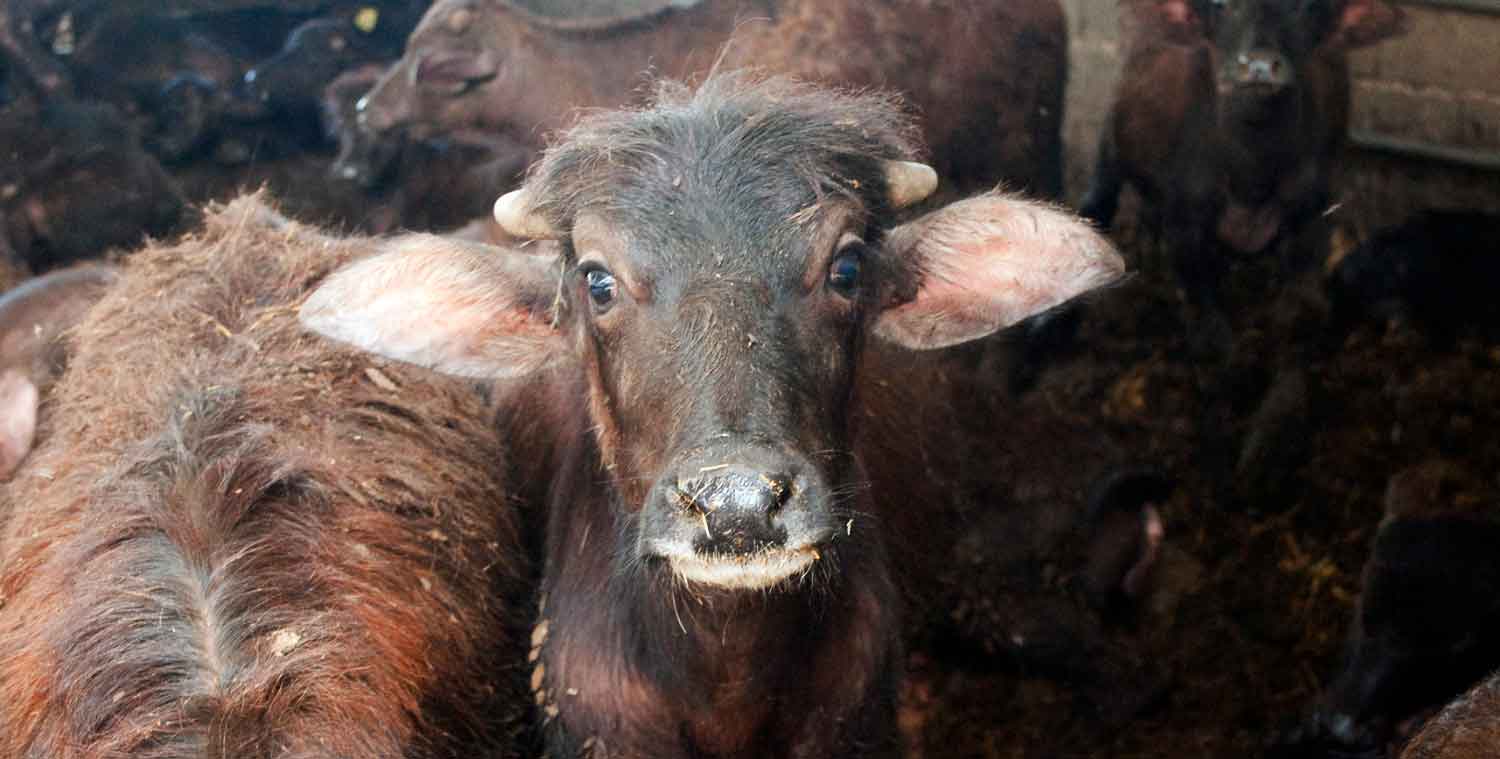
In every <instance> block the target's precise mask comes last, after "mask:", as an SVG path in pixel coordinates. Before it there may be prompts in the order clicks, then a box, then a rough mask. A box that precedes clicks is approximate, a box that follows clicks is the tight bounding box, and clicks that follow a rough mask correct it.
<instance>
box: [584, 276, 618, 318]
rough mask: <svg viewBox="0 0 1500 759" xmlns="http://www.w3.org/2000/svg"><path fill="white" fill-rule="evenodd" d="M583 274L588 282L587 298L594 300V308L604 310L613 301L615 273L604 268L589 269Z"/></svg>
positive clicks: (615, 287)
mask: <svg viewBox="0 0 1500 759" xmlns="http://www.w3.org/2000/svg"><path fill="white" fill-rule="evenodd" d="M583 276H584V281H585V282H586V283H587V284H588V287H589V300H592V301H593V302H594V309H595V310H597V311H599V312H601V313H602V312H604V310H605V309H608V308H609V307H610V305H611V304H612V303H614V301H615V294H616V290H617V286H616V285H615V275H613V274H610V273H609V271H607V270H605V269H589V270H588V271H586V272H584V275H583Z"/></svg>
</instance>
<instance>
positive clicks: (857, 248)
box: [828, 244, 864, 298]
mask: <svg viewBox="0 0 1500 759" xmlns="http://www.w3.org/2000/svg"><path fill="white" fill-rule="evenodd" d="M863 266H864V246H863V245H859V244H855V245H847V246H845V247H844V248H843V249H842V250H840V251H839V254H838V255H837V256H834V258H833V262H832V263H830V264H829V265H828V287H829V289H831V290H833V291H834V292H836V293H838V294H839V295H842V296H844V297H845V298H852V297H854V291H855V290H857V289H858V288H859V272H860V269H861V268H862V267H863Z"/></svg>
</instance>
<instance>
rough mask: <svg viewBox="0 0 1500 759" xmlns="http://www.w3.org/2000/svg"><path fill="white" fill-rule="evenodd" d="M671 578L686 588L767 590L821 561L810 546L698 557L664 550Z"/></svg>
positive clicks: (821, 556)
mask: <svg viewBox="0 0 1500 759" xmlns="http://www.w3.org/2000/svg"><path fill="white" fill-rule="evenodd" d="M658 555H659V556H660V558H662V559H663V560H665V561H666V562H667V565H668V566H669V567H670V568H671V571H672V575H673V576H674V577H675V578H677V579H678V580H679V581H681V582H683V583H685V584H688V585H697V586H705V587H712V588H721V589H725V590H768V589H771V588H775V587H777V586H780V585H783V584H785V583H789V582H792V581H794V580H796V579H798V578H801V577H804V576H806V575H807V573H808V572H810V571H811V570H812V568H813V567H814V566H815V565H816V564H817V563H818V562H819V561H821V560H822V558H823V554H822V552H821V551H820V550H819V549H818V548H817V547H816V546H813V545H808V546H804V547H802V548H791V549H788V548H767V549H763V550H760V551H754V552H751V553H735V554H702V553H697V552H695V551H692V550H681V551H672V550H665V551H661V552H660V553H659V554H658Z"/></svg>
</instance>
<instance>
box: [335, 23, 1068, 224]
mask: <svg viewBox="0 0 1500 759" xmlns="http://www.w3.org/2000/svg"><path fill="white" fill-rule="evenodd" d="M594 7H595V8H599V7H605V4H595V6H594ZM624 7H625V8H626V9H627V10H628V12H625V13H621V12H620V11H619V9H613V10H612V11H611V12H609V13H605V12H604V11H597V10H595V11H591V10H590V8H572V7H571V6H569V9H571V10H573V11H574V12H575V14H577V15H569V16H564V15H560V9H550V10H552V11H553V13H552V14H550V15H549V14H544V13H541V12H538V10H548V9H547V8H545V7H544V6H543V4H541V3H537V4H536V5H532V4H526V3H510V2H481V1H479V0H444V1H443V2H439V3H437V4H435V5H434V6H433V7H432V9H431V10H430V11H429V12H428V14H427V17H426V18H424V19H423V21H422V23H421V24H420V25H419V26H418V28H417V30H416V31H415V32H414V33H413V34H412V37H411V40H410V41H409V42H408V43H407V47H406V54H405V55H404V56H403V58H402V60H401V62H400V63H398V64H397V65H396V66H395V67H393V68H392V69H391V70H390V72H388V73H387V74H386V76H385V78H384V79H383V80H382V81H381V82H380V84H379V85H377V86H376V88H375V89H374V90H373V91H372V92H371V93H370V94H369V97H368V98H367V99H366V101H365V102H364V106H363V110H362V118H361V124H362V125H363V126H364V127H365V128H367V129H369V130H371V131H372V132H375V133H377V134H387V133H392V132H405V133H407V134H409V135H411V136H413V137H417V138H419V139H425V138H430V137H440V136H447V137H455V138H463V137H464V136H465V135H474V136H478V135H483V136H489V137H503V138H506V139H508V140H510V141H512V142H513V143H516V144H518V145H519V146H520V148H521V150H522V151H523V152H522V153H521V156H522V157H521V158H519V159H518V163H519V164H521V165H524V164H525V163H527V162H529V160H530V159H531V158H532V157H534V156H535V154H536V151H537V150H539V149H540V148H541V146H542V145H543V138H544V136H545V135H546V134H547V133H548V132H549V131H552V130H555V129H558V128H560V127H563V126H565V125H566V124H567V123H568V122H569V120H570V119H571V118H572V117H573V115H574V114H575V112H576V111H577V109H579V108H589V107H614V106H621V105H626V104H629V103H632V102H636V101H639V100H640V98H641V95H642V91H641V86H642V84H643V83H644V81H645V79H644V76H643V75H644V74H645V73H646V72H652V73H655V74H658V75H663V76H668V77H673V78H678V79H683V78H688V77H700V78H701V77H702V76H703V75H704V74H705V73H707V72H708V71H709V70H710V69H711V68H712V67H714V66H715V65H717V66H719V67H721V68H724V69H729V68H735V67H740V66H755V67H760V68H764V69H765V70H767V71H770V72H773V73H777V74H786V75H792V76H797V77H801V78H804V79H807V80H809V81H814V82H821V83H826V84H836V85H842V86H848V87H880V88H884V89H893V90H897V91H899V92H901V93H902V94H903V96H904V97H905V98H906V99H907V100H908V102H909V103H910V105H911V107H912V108H913V109H914V110H915V111H916V112H917V113H918V114H919V115H920V116H921V117H922V129H923V134H924V136H925V138H926V142H927V144H928V145H929V146H930V148H931V150H932V160H933V166H934V168H936V169H937V170H938V173H939V174H940V175H941V176H942V177H943V178H944V181H945V182H946V183H949V184H951V185H952V186H954V187H956V188H960V189H968V190H973V189H982V188H985V187H991V186H993V185H994V184H995V183H997V182H1001V181H1004V182H1006V183H1007V185H1008V186H1010V187H1012V188H1015V189H1021V190H1029V191H1031V192H1033V193H1037V194H1040V195H1044V196H1056V195H1058V194H1059V193H1060V192H1061V183H1062V174H1061V172H1062V155H1061V149H1062V148H1061V139H1060V134H1059V130H1060V125H1061V123H1062V115H1063V114H1062V109H1063V105H1062V96H1063V88H1064V86H1065V83H1066V80H1067V29H1066V25H1065V23H1064V18H1063V14H1062V8H1061V6H1060V4H1059V3H1058V2H1057V1H1056V0H1024V1H1023V2H997V1H995V0H985V1H984V2H976V3H952V4H946V3H936V4H929V3H905V4H884V3H865V2H855V1H853V0H838V1H837V2H812V1H803V0H795V1H792V2H764V0H710V1H703V0H700V1H698V2H653V3H636V4H625V6H624ZM563 10H566V9H563ZM467 139H474V137H472V136H471V137H467ZM507 149H509V150H515V149H516V147H515V146H507ZM497 189H504V188H503V187H501V188H497Z"/></svg>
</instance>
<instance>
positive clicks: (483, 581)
mask: <svg viewBox="0 0 1500 759" xmlns="http://www.w3.org/2000/svg"><path fill="white" fill-rule="evenodd" d="M375 245H376V243H375V242H374V241H371V240H367V239H350V240H342V239H336V238H331V237H327V236H324V235H322V234H319V233H318V232H316V231H315V230H313V229H311V228H308V227H304V226H301V225H298V224H295V223H292V222H289V221H287V220H285V219H284V218H282V217H280V216H279V215H277V214H276V213H275V212H274V211H272V210H270V209H269V208H267V207H266V205H265V204H264V202H263V201H262V199H260V198H257V197H249V198H243V199H240V200H237V201H235V202H233V203H231V204H229V205H228V206H226V207H223V208H219V209H214V210H212V211H211V213H210V215H209V217H208V219H207V222H206V227H205V229H204V230H203V231H202V232H201V233H199V234H197V235H195V236H191V237H188V238H186V239H184V240H182V241H181V242H179V243H177V244H175V245H170V246H156V247H152V248H149V249H147V250H145V251H142V252H140V253H138V254H136V255H134V256H133V257H132V258H131V259H130V261H129V264H128V266H127V269H126V273H125V276H124V278H123V279H122V281H121V283H120V285H119V286H118V287H117V288H115V289H114V290H113V291H111V292H110V293H109V294H108V296H106V297H105V298H104V299H103V300H102V301H101V302H100V303H99V304H98V307H97V308H95V309H94V310H93V311H92V312H91V313H90V315H89V317H88V319H87V320H86V321H84V322H83V323H82V324H81V325H80V326H79V327H78V329H77V330H76V332H75V333H74V335H73V336H72V343H71V346H70V347H71V351H72V360H71V363H70V365H69V368H68V370H67V371H66V373H65V374H64V376H63V377H62V378H61V379H60V380H59V382H58V384H57V385H56V387H55V389H54V391H53V392H52V394H51V395H50V397H49V398H48V399H47V400H46V401H45V403H46V405H47V407H48V408H46V409H45V411H44V414H43V416H44V419H45V422H44V434H43V435H42V438H43V439H44V440H45V443H44V444H43V446H42V447H40V448H39V449H38V450H36V451H35V453H34V456H33V457H32V458H31V459H30V460H28V462H27V466H26V467H25V468H24V469H23V470H22V471H21V472H19V473H18V475H17V477H16V479H15V480H14V481H13V482H12V483H11V484H10V486H9V488H8V490H5V491H0V520H3V533H0V537H3V540H4V542H3V543H0V757H6V758H7V759H12V758H14V759H20V758H21V757H37V758H40V757H48V758H49V759H51V758H54V757H57V758H65V757H77V758H79V759H83V758H88V759H94V758H102V757H125V756H129V757H155V758H160V759H167V758H169V757H170V758H175V757H236V758H245V757H270V756H277V757H293V756H295V757H305V756H330V757H331V756H340V757H354V756H358V757H393V758H394V757H438V756H445V757H446V756H462V757H485V756H497V757H508V756H514V755H516V754H517V753H518V752H517V750H516V739H515V735H516V732H517V730H518V717H519V714H518V713H517V708H518V707H519V706H520V705H522V704H524V703H525V702H526V701H525V699H524V697H523V696H518V692H519V691H518V689H517V687H516V686H517V685H518V684H519V682H518V679H517V677H516V676H515V675H516V673H515V672H513V671H512V668H511V666H510V665H511V663H512V662H519V661H521V656H520V652H519V650H518V647H517V646H516V645H515V644H516V643H517V640H518V637H517V636H516V635H515V634H514V631H513V626H512V624H511V622H512V619H511V617H512V616H514V615H513V613H512V610H513V609H516V608H520V605H519V604H517V603H515V602H514V601H510V602H508V601H507V599H516V598H517V597H518V593H520V592H521V587H522V586H521V583H522V582H523V581H524V579H525V576H526V572H527V569H526V560H525V556H524V554H523V552H522V550H521V547H520V539H519V535H518V528H517V521H518V520H517V516H518V515H517V513H516V511H515V508H514V504H513V503H512V501H511V500H510V499H509V498H508V496H507V488H506V485H505V468H504V467H505V457H506V451H505V446H504V445H503V441H502V440H501V439H500V438H499V435H498V433H497V431H496V427H495V425H494V423H493V419H494V410H493V405H492V403H491V401H490V400H489V399H488V394H487V393H485V392H481V391H480V390H479V389H477V388H476V387H474V386H472V385H470V384H467V383H465V382H462V381H458V380H453V379H448V378H443V377H439V376H437V375H434V374H432V373H430V372H428V371H425V370H423V369H419V368H416V367H414V366H409V365H404V364H396V363H392V362H386V361H383V360H381V359H378V358H373V357H371V356H368V355H366V354H361V353H357V352H355V351H353V350H350V349H347V348H344V347H340V346H336V345H334V344H332V343H330V342H329V341H326V340H324V339H322V338H320V337H318V336H316V335H313V334H311V333H308V332H306V331H304V330H303V329H302V327H301V326H300V325H299V324H298V322H297V317H296V311H295V309H296V306H297V305H298V304H299V303H300V301H301V298H302V297H303V295H304V294H305V293H306V292H307V291H308V290H309V289H310V288H311V287H312V286H314V285H315V284H317V283H318V282H319V281H320V280H321V279H322V278H323V277H324V275H326V274H327V273H329V272H330V271H331V270H333V269H334V268H336V267H337V266H339V265H340V264H342V263H344V262H346V261H348V260H350V259H351V258H354V257H357V256H358V255H360V254H362V253H363V252H365V251H367V250H370V249H372V248H373V247H375Z"/></svg>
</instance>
